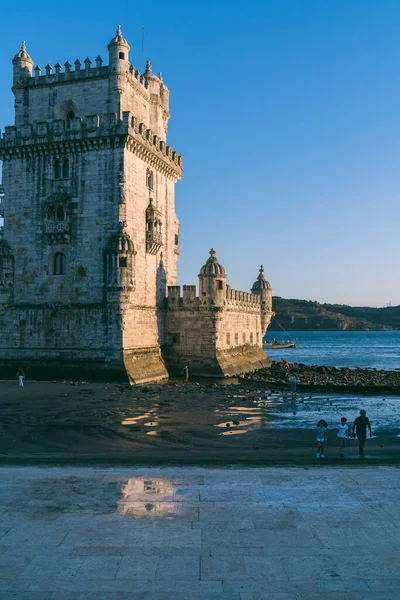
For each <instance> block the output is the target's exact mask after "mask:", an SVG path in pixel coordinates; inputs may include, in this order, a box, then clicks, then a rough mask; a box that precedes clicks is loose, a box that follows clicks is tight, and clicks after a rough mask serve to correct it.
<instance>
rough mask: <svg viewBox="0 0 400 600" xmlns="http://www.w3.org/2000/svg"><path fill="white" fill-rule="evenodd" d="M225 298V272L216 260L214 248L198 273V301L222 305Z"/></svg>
mask: <svg viewBox="0 0 400 600" xmlns="http://www.w3.org/2000/svg"><path fill="white" fill-rule="evenodd" d="M225 298H226V272H225V269H224V267H223V266H222V265H221V264H220V263H219V262H218V259H217V257H216V256H215V250H214V248H211V250H210V258H209V259H208V260H207V262H206V264H205V265H203V266H202V267H201V269H200V273H199V301H200V305H202V304H213V305H216V306H223V305H224V304H225Z"/></svg>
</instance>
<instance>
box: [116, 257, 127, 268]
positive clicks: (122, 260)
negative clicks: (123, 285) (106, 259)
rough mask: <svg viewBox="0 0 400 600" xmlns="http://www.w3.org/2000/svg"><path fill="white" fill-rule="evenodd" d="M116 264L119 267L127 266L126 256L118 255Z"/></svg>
mask: <svg viewBox="0 0 400 600" xmlns="http://www.w3.org/2000/svg"><path fill="white" fill-rule="evenodd" d="M118 266H119V267H120V268H121V267H122V268H126V267H127V266H128V259H127V257H126V256H120V257H119V259H118Z"/></svg>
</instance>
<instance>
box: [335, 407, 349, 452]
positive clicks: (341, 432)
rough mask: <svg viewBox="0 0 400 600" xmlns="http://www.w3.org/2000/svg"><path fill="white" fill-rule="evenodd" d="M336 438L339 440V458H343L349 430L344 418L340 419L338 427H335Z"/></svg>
mask: <svg viewBox="0 0 400 600" xmlns="http://www.w3.org/2000/svg"><path fill="white" fill-rule="evenodd" d="M336 429H337V438H338V440H339V452H340V458H344V447H345V445H346V438H347V437H348V435H349V428H348V427H347V419H346V417H342V418H341V419H340V425H337V426H336Z"/></svg>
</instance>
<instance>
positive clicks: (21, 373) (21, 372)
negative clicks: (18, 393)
mask: <svg viewBox="0 0 400 600" xmlns="http://www.w3.org/2000/svg"><path fill="white" fill-rule="evenodd" d="M24 378H25V373H24V370H23V368H22V367H21V365H20V366H19V367H18V371H17V374H16V376H15V379H18V387H24Z"/></svg>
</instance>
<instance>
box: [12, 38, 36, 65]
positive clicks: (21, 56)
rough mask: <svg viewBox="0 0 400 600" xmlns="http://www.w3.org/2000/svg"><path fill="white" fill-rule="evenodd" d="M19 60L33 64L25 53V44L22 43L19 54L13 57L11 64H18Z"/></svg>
mask: <svg viewBox="0 0 400 600" xmlns="http://www.w3.org/2000/svg"><path fill="white" fill-rule="evenodd" d="M20 60H25V61H27V62H31V63H32V64H33V60H32V59H31V57H30V56H29V54H28V52H27V51H26V44H25V42H22V44H21V50H20V51H19V52H17V54H16V55H15V56H14V58H13V62H19V61H20Z"/></svg>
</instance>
